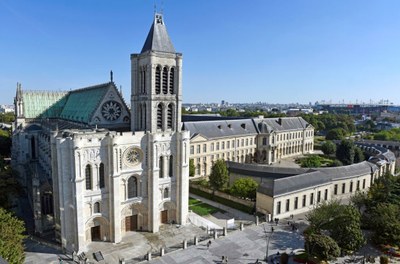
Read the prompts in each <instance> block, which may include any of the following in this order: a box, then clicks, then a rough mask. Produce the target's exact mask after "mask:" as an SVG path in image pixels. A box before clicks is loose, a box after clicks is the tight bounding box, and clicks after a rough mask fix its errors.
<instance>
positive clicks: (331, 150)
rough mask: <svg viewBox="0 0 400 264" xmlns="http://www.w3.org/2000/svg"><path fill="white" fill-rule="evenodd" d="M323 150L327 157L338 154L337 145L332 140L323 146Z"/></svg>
mask: <svg viewBox="0 0 400 264" xmlns="http://www.w3.org/2000/svg"><path fill="white" fill-rule="evenodd" d="M321 150H322V152H324V154H325V155H333V154H335V153H336V144H335V143H333V142H332V141H330V140H328V141H325V142H324V143H323V144H322V146H321Z"/></svg>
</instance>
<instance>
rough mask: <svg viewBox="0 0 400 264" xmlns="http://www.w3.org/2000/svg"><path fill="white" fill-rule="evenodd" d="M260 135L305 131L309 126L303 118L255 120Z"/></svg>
mask: <svg viewBox="0 0 400 264" xmlns="http://www.w3.org/2000/svg"><path fill="white" fill-rule="evenodd" d="M254 122H255V123H256V126H257V128H258V130H259V132H260V133H270V132H271V131H275V132H280V131H288V130H298V129H300V128H302V129H305V128H307V127H308V126H309V125H310V124H308V123H307V122H306V121H305V120H304V119H303V118H302V117H279V118H255V119H254Z"/></svg>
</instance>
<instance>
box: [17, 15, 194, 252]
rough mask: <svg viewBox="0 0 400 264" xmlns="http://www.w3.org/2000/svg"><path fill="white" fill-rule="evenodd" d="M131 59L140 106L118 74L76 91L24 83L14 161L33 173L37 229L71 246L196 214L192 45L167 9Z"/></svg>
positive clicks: (29, 178) (25, 176) (29, 187)
mask: <svg viewBox="0 0 400 264" xmlns="http://www.w3.org/2000/svg"><path fill="white" fill-rule="evenodd" d="M130 59H131V78H132V82H131V102H130V103H131V109H129V108H128V107H127V105H126V103H125V101H124V99H123V97H122V94H121V93H120V91H118V89H117V88H116V85H115V83H114V82H113V78H112V74H111V81H110V82H107V83H103V84H99V85H94V86H90V87H86V88H82V89H76V90H71V91H68V92H51V91H27V90H25V89H22V87H21V85H20V84H18V85H17V92H16V97H15V109H16V121H15V124H14V127H13V148H12V165H13V167H14V169H16V170H17V171H18V172H19V174H20V177H21V180H22V181H23V182H24V187H25V188H26V191H27V194H28V197H29V201H30V203H31V206H32V210H33V214H34V221H35V232H36V233H38V234H40V235H43V236H51V235H54V236H55V238H56V239H57V240H58V241H59V242H60V243H61V245H62V248H64V249H65V250H67V251H69V252H72V251H76V252H81V251H85V250H86V249H87V245H88V244H89V243H91V242H92V241H96V240H101V241H109V242H113V243H118V242H120V241H121V239H122V237H123V236H124V235H126V234H127V232H131V231H136V230H140V231H142V230H143V231H150V232H158V231H159V228H160V225H162V224H164V223H178V224H186V223H187V214H188V192H189V148H190V146H189V144H190V135H189V132H188V131H182V124H181V105H182V54H181V53H177V52H176V51H175V49H174V46H173V45H172V42H171V40H170V38H169V35H168V33H167V30H166V26H165V24H164V20H163V16H162V15H161V14H155V17H154V21H153V24H152V25H151V28H150V31H149V33H148V36H147V38H146V40H145V43H144V46H143V49H142V50H141V52H140V53H138V54H131V56H130Z"/></svg>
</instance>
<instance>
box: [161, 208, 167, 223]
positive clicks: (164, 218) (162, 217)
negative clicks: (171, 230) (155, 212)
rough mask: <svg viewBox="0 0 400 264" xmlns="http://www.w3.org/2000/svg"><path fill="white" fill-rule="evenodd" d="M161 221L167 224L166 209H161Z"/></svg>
mask: <svg viewBox="0 0 400 264" xmlns="http://www.w3.org/2000/svg"><path fill="white" fill-rule="evenodd" d="M161 223H163V224H168V210H164V211H161Z"/></svg>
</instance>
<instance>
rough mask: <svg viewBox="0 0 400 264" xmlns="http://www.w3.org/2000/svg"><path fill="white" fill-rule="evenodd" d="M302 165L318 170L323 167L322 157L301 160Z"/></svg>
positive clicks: (314, 156)
mask: <svg viewBox="0 0 400 264" xmlns="http://www.w3.org/2000/svg"><path fill="white" fill-rule="evenodd" d="M300 163H301V167H303V168H318V167H321V157H320V156H318V155H309V156H307V157H305V158H303V159H301V162H300Z"/></svg>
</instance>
